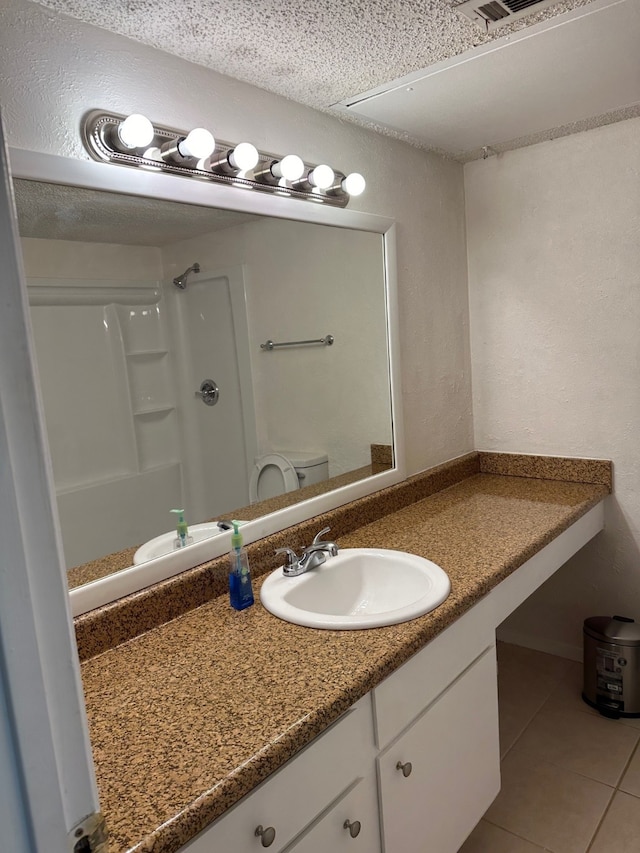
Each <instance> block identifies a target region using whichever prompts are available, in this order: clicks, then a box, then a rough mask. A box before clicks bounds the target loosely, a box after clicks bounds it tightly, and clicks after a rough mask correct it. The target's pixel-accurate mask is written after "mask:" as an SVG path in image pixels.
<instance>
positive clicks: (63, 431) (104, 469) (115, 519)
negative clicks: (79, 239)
mask: <svg viewBox="0 0 640 853" xmlns="http://www.w3.org/2000/svg"><path fill="white" fill-rule="evenodd" d="M64 243H65V241H50V240H34V239H28V240H25V241H24V244H25V245H24V253H25V264H26V267H27V274H28V278H27V284H28V293H29V300H30V304H31V318H32V326H33V334H34V342H35V349H36V359H37V365H38V371H39V374H40V381H41V387H42V396H43V401H44V410H45V419H46V423H47V432H48V437H49V444H50V449H51V456H52V460H53V470H54V481H55V488H56V494H57V499H58V510H59V515H60V521H61V527H62V534H63V545H64V550H65V557H66V560H67V565H68V566H74V565H78V564H80V563H84V562H88V561H89V560H92V559H95V558H97V557H100V556H103V555H104V554H105V553H110V552H112V551H117V550H121V549H122V548H126V547H131V546H132V545H137V544H140V542H142V541H145V540H146V539H149V538H151V537H153V536H156V535H158V534H159V533H161V532H163V531H164V530H165V529H168V528H169V527H170V526H171V519H170V516H169V512H168V511H169V509H171V508H172V507H174V506H180V505H181V503H182V501H183V499H184V495H183V490H182V464H181V459H180V450H179V448H180V436H179V434H178V421H177V417H176V411H175V407H176V401H175V394H174V384H175V383H174V381H173V367H172V356H171V353H170V352H169V349H168V342H167V332H166V326H165V318H164V312H165V306H164V304H163V299H162V290H161V286H160V281H159V276H158V278H152V277H148V278H147V279H146V280H145V279H142V278H141V274H142V272H143V271H144V264H143V263H142V262H143V261H144V259H145V257H147V259H148V255H149V253H150V251H151V250H150V249H148V248H147V247H131V246H123V247H117V248H118V249H119V250H120V252H119V254H120V263H119V264H118V263H114V264H113V265H108V269H107V270H105V265H104V264H103V263H96V264H94V265H92V264H91V263H86V262H85V263H83V264H82V265H81V268H80V269H79V268H78V266H77V265H76V266H74V264H73V259H74V257H78V255H80V256H81V257H82V258H83V259H84V260H85V261H86V258H87V257H88V256H90V247H91V244H75V243H66V245H61V244H64ZM78 248H80V250H81V251H80V252H78ZM110 248H112V249H114V248H116V247H110ZM65 249H66V251H64V250H65ZM104 252H105V247H104V246H100V247H99V251H97V252H96V256H97V257H99V258H100V259H102V257H103V255H104ZM153 252H154V253H155V254H157V250H153ZM155 254H154V255H152V256H151V258H150V259H151V260H152V261H153V263H151V264H149V263H147V265H146V271H147V275H148V276H153V274H154V273H156V274H157V272H158V264H157V259H156V257H155ZM47 259H48V260H49V264H47V263H46V261H47ZM126 260H129V262H130V263H128V264H127V263H125V261H126ZM34 269H35V270H36V271H37V272H43V271H44V270H45V269H48V270H50V271H51V273H52V274H50V275H49V276H47V277H44V276H34V275H31V274H30V273H32V272H33V270H34ZM131 269H135V270H136V271H137V275H138V280H131V279H128V278H126V277H125V276H126V274H127V273H129V274H130V271H131ZM105 272H109V273H112V277H110V278H105Z"/></svg>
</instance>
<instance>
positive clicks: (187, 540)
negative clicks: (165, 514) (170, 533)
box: [171, 509, 193, 551]
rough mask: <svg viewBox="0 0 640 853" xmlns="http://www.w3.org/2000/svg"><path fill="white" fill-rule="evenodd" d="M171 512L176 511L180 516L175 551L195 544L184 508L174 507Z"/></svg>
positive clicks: (174, 542) (174, 541)
mask: <svg viewBox="0 0 640 853" xmlns="http://www.w3.org/2000/svg"><path fill="white" fill-rule="evenodd" d="M171 512H175V513H176V515H177V516H178V523H177V525H176V538H175V539H174V540H173V549H174V551H175V550H177V549H178V548H185V547H186V546H187V545H191V544H193V536H189V527H188V525H187V522H186V521H185V520H184V510H183V509H172V510H171Z"/></svg>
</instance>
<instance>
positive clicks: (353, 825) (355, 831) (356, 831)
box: [342, 820, 362, 838]
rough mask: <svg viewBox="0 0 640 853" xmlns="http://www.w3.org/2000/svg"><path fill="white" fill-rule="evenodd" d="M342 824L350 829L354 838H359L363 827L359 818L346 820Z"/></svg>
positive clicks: (350, 833)
mask: <svg viewBox="0 0 640 853" xmlns="http://www.w3.org/2000/svg"><path fill="white" fill-rule="evenodd" d="M342 825H343V826H344V828H345V829H348V830H349V835H350V836H351V837H352V838H357V837H358V836H359V835H360V830H361V829H362V824H361V823H360V821H359V820H354V821H351V820H345V822H344V823H343V824H342Z"/></svg>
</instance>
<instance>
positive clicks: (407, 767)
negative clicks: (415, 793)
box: [396, 761, 413, 779]
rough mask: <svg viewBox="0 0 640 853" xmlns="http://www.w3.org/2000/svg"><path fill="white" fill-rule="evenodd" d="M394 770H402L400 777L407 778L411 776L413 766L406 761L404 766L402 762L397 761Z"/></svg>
mask: <svg viewBox="0 0 640 853" xmlns="http://www.w3.org/2000/svg"><path fill="white" fill-rule="evenodd" d="M396 770H402V775H403V776H404V777H405V779H406V778H407V776H411V771H412V770H413V765H412V764H411V762H410V761H406V762H405V763H404V764H403V763H402V761H398V763H397V764H396Z"/></svg>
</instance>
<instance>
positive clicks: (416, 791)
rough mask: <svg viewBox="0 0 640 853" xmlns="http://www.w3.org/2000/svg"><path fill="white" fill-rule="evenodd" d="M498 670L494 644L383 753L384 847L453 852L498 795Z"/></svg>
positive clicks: (404, 852) (411, 852) (402, 852)
mask: <svg viewBox="0 0 640 853" xmlns="http://www.w3.org/2000/svg"><path fill="white" fill-rule="evenodd" d="M427 671H428V670H427ZM400 672H401V670H400ZM496 675H497V673H496V659H495V646H491V647H490V648H489V649H487V650H486V651H485V652H484V653H483V654H482V655H481V656H480V658H478V660H476V661H475V662H474V663H472V664H471V666H470V667H469V668H468V669H466V670H465V671H464V672H463V673H462V674H461V675H460V676H459V677H458V678H457V679H456V680H455V681H454V682H453V684H451V685H450V686H449V687H448V688H447V689H446V690H445V691H444V692H443V693H442V694H441V695H440V696H439V697H438V698H437V699H436V700H435V701H434V702H433V703H432V704H431V705H430V706H429V707H428V708H427V709H426V710H425V711H424V712H423V713H422V714H421V715H420V716H419V717H418V719H417V720H416V721H415V722H414V723H413V724H412V725H411V726H410V727H409V728H408V729H407V730H406V731H405V732H404V734H402V735H400V737H398V738H397V739H396V740H395V741H393V743H392V744H391V745H390V746H388V747H387V748H386V749H385V750H384V751H383V752H382V753H381V754H380V756H379V757H378V759H377V764H378V781H379V785H380V806H381V818H382V834H383V838H384V850H385V853H425V851H432V853H456V851H458V850H459V849H460V847H461V846H462V844H463V842H464V841H465V839H466V837H467V836H468V835H469V833H470V832H471V830H472V829H473V827H474V826H475V825H476V823H477V822H478V821H479V820H480V818H481V817H482V815H483V814H484V812H485V811H486V810H487V808H488V807H489V805H490V804H491V802H492V801H493V799H494V797H495V796H496V795H497V793H498V791H499V790H500V759H499V756H500V752H499V744H498V698H497V687H496Z"/></svg>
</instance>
